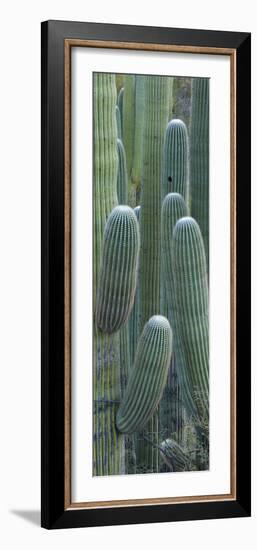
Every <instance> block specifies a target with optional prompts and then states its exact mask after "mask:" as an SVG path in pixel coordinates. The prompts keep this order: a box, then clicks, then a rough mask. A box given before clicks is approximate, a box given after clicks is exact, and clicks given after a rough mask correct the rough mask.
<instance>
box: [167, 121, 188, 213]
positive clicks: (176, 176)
mask: <svg viewBox="0 0 257 550" xmlns="http://www.w3.org/2000/svg"><path fill="white" fill-rule="evenodd" d="M188 163H189V143H188V132H187V127H186V125H185V124H184V122H183V121H182V120H179V119H173V120H171V121H170V122H169V124H168V126H167V129H166V132H165V140H164V161H163V195H164V197H165V196H166V195H167V194H168V193H170V192H173V193H179V194H180V195H182V197H183V198H184V201H185V202H186V204H188V198H189V189H188V186H189V167H188Z"/></svg>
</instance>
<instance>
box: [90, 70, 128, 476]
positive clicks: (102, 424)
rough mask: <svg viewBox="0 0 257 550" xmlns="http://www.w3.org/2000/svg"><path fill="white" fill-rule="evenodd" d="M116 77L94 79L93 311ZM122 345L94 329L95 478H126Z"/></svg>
mask: <svg viewBox="0 0 257 550" xmlns="http://www.w3.org/2000/svg"><path fill="white" fill-rule="evenodd" d="M115 102H116V86H115V76H114V75H109V74H99V73H96V74H94V186H93V192H94V201H93V204H94V222H93V223H94V243H93V246H94V249H93V252H94V261H93V276H94V306H95V304H96V289H97V287H98V281H99V274H100V264H101V258H102V250H103V233H104V227H105V223H106V220H107V217H108V216H109V214H110V212H111V210H112V209H113V208H114V207H115V206H116V205H117V170H118V155H117V129H116V120H115ZM119 364H120V341H119V334H115V335H112V336H109V335H106V334H103V333H101V332H99V330H98V328H97V326H96V324H94V351H93V381H94V382H93V398H94V410H93V475H108V474H119V473H122V472H124V438H122V437H121V436H120V434H119V433H118V432H117V430H116V425H115V417H116V409H117V406H118V405H117V402H119V401H120V398H121V394H120V370H119Z"/></svg>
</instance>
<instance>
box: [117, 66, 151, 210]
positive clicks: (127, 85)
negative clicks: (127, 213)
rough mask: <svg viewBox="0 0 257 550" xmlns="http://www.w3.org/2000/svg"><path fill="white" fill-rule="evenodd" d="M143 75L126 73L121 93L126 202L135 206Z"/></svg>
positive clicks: (140, 136)
mask: <svg viewBox="0 0 257 550" xmlns="http://www.w3.org/2000/svg"><path fill="white" fill-rule="evenodd" d="M145 78H146V77H145V76H143V75H126V76H125V79H124V95H123V134H122V135H123V143H124V147H125V151H126V157H127V170H128V204H129V205H130V206H132V207H135V206H136V204H137V194H138V190H139V188H140V183H141V170H142V145H143V124H144V112H145V95H144V85H145Z"/></svg>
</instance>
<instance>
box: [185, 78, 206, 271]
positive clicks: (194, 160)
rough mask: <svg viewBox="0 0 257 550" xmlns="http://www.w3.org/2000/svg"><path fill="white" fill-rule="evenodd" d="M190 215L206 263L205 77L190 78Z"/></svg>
mask: <svg viewBox="0 0 257 550" xmlns="http://www.w3.org/2000/svg"><path fill="white" fill-rule="evenodd" d="M190 178H191V181H190V185H191V214H192V216H193V218H195V220H196V221H197V223H198V224H199V226H200V229H201V233H202V236H203V241H204V246H205V253H206V261H207V269H208V265H209V80H208V78H193V83H192V119H191V148H190Z"/></svg>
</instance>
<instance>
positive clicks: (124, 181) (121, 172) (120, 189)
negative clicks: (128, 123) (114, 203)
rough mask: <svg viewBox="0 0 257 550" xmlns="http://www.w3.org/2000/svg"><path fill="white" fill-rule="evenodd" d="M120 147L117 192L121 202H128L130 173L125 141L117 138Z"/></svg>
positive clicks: (118, 147)
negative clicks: (128, 171) (128, 172)
mask: <svg viewBox="0 0 257 550" xmlns="http://www.w3.org/2000/svg"><path fill="white" fill-rule="evenodd" d="M117 149H118V159H119V165H118V178H117V193H118V201H119V204H127V201H128V174H127V163H126V154H125V149H124V147H123V143H122V141H121V140H120V139H117Z"/></svg>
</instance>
